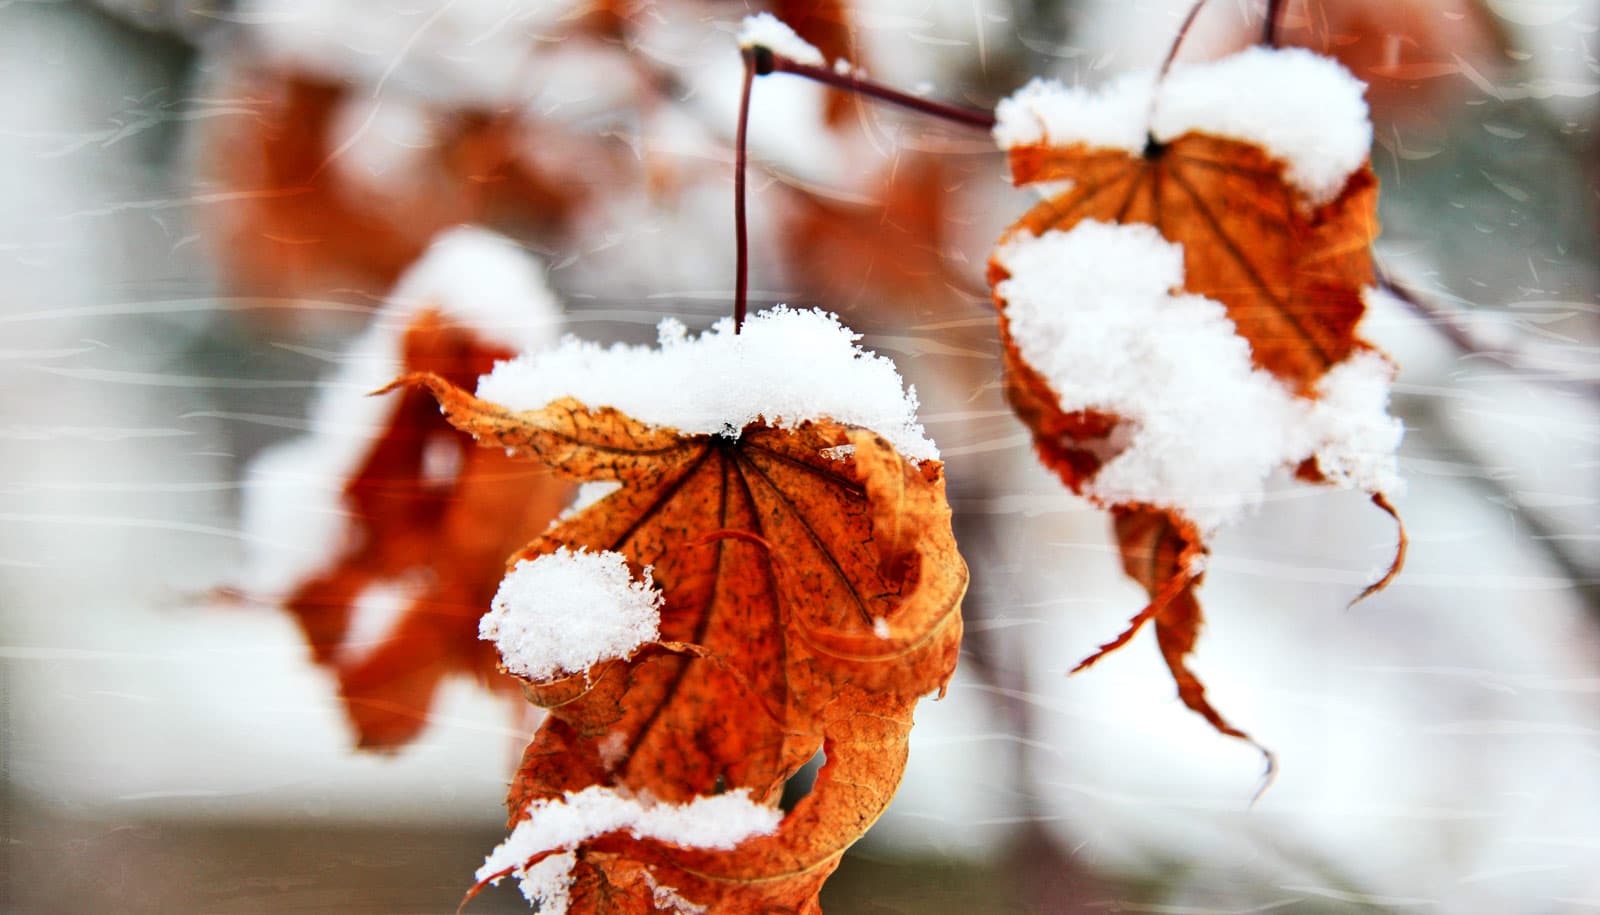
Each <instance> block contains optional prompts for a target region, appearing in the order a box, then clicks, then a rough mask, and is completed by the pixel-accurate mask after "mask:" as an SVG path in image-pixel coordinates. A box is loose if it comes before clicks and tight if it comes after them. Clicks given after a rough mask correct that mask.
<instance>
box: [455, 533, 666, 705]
mask: <svg viewBox="0 0 1600 915" xmlns="http://www.w3.org/2000/svg"><path fill="white" fill-rule="evenodd" d="M490 606H491V609H490V610H489V612H488V613H485V614H484V615H483V619H481V620H479V621H478V637H479V638H480V639H484V640H487V641H492V642H494V643H495V647H497V648H499V649H500V658H501V661H502V662H503V663H504V664H505V668H506V670H508V671H510V672H511V673H513V674H516V675H518V676H521V677H527V678H528V679H530V680H548V679H550V678H551V677H554V676H557V675H559V674H576V673H582V672H583V671H586V670H588V669H589V668H590V667H592V666H594V665H595V664H596V663H598V662H600V661H602V660H606V659H608V658H626V657H628V656H630V655H631V654H633V652H634V651H636V650H637V649H638V648H639V646H640V645H643V644H645V643H647V642H653V641H655V640H656V639H658V638H660V634H661V633H660V627H661V592H660V591H657V590H656V588H655V583H654V582H653V581H652V580H651V577H650V569H649V568H646V569H645V570H644V578H643V580H641V581H635V580H634V578H633V575H632V574H631V573H630V572H629V571H628V561H627V559H625V558H624V557H623V556H622V554H620V553H612V552H601V553H591V552H588V551H586V550H578V551H573V550H569V549H567V548H565V547H562V548H561V549H558V550H556V551H555V552H554V553H547V554H545V555H543V556H539V557H536V558H534V559H524V560H522V561H520V562H518V563H517V564H516V566H515V567H514V568H513V569H512V570H511V571H510V572H508V573H506V577H505V579H504V580H502V581H501V582H500V589H499V590H498V591H496V592H495V595H494V601H493V602H492V603H491V605H490Z"/></svg>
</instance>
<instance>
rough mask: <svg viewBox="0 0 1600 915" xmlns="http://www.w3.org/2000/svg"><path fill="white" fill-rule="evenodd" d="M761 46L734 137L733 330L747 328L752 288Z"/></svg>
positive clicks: (750, 56) (747, 75) (748, 57)
mask: <svg viewBox="0 0 1600 915" xmlns="http://www.w3.org/2000/svg"><path fill="white" fill-rule="evenodd" d="M757 50H758V49H751V48H746V49H745V50H744V51H743V52H742V56H743V57H744V85H743V86H742V87H741V88H740V90H739V127H738V130H737V131H736V132H735V134H734V138H733V254H734V267H733V332H734V333H735V334H737V333H739V332H740V331H741V330H743V329H744V313H745V308H746V306H747V304H748V302H747V298H748V296H749V292H750V239H749V237H748V231H747V229H746V227H745V216H744V172H745V159H746V156H745V133H746V129H747V128H748V127H749V125H750V87H751V85H752V84H753V83H754V82H755V78H756V69H757V67H756V56H757Z"/></svg>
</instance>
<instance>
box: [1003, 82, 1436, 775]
mask: <svg viewBox="0 0 1600 915" xmlns="http://www.w3.org/2000/svg"><path fill="white" fill-rule="evenodd" d="M1241 103H1244V102H1241ZM1010 162H1011V170H1012V178H1013V181H1014V183H1016V184H1017V185H1019V186H1021V185H1028V184H1036V183H1040V182H1070V187H1069V188H1068V189H1067V190H1066V191H1064V192H1061V193H1058V194H1056V195H1054V196H1052V197H1051V198H1050V199H1048V200H1046V201H1045V202H1043V203H1040V204H1038V205H1037V206H1035V207H1034V208H1033V209H1032V210H1030V211H1028V213H1026V214H1025V215H1024V216H1023V217H1022V219H1021V220H1019V221H1018V222H1017V224H1016V225H1014V226H1013V227H1012V228H1011V229H1010V230H1009V231H1008V232H1007V234H1006V239H1009V238H1012V237H1014V236H1016V235H1019V234H1023V233H1027V234H1031V235H1041V234H1043V233H1045V232H1047V231H1050V230H1052V229H1058V230H1063V231H1065V230H1070V229H1071V228H1072V227H1073V226H1075V225H1077V224H1078V223H1080V222H1082V221H1084V220H1096V221H1099V222H1107V223H1143V224H1148V225H1153V226H1155V227H1156V229H1157V230H1159V231H1160V233H1161V234H1162V235H1163V236H1164V237H1165V238H1166V239H1167V240H1168V241H1171V242H1176V243H1178V244H1181V245H1182V247H1183V258H1184V276H1185V285H1184V289H1183V291H1184V292H1186V293H1191V294H1196V295H1202V296H1205V297H1207V298H1209V299H1212V300H1214V301H1216V302H1219V303H1221V304H1222V305H1223V306H1224V308H1225V309H1226V310H1227V314H1228V317H1229V318H1230V319H1231V320H1232V321H1233V323H1234V326H1235V329H1236V332H1237V333H1238V334H1239V335H1240V336H1242V337H1244V338H1245V339H1246V340H1247V341H1248V342H1249V344H1250V350H1251V357H1252V360H1253V362H1254V363H1255V365H1256V367H1257V368H1260V369H1263V370H1265V371H1267V372H1270V373H1271V374H1273V375H1274V376H1276V377H1277V378H1278V379H1279V380H1280V381H1281V382H1283V384H1284V385H1285V386H1286V387H1287V388H1288V389H1289V390H1291V391H1293V392H1295V393H1297V394H1299V395H1300V396H1302V397H1314V396H1315V388H1316V385H1317V382H1318V381H1319V380H1320V379H1321V378H1322V377H1323V375H1324V374H1325V373H1326V372H1327V370H1328V369H1329V368H1330V367H1331V366H1333V365H1336V364H1338V363H1340V362H1343V361H1344V360H1346V359H1348V358H1349V357H1350V356H1351V355H1353V354H1355V353H1357V352H1360V351H1363V350H1368V349H1370V348H1371V347H1370V346H1369V345H1368V344H1367V343H1366V342H1365V341H1363V340H1361V339H1360V338H1359V337H1357V336H1356V334H1355V328H1356V324H1357V322H1358V321H1359V320H1360V318H1361V315H1362V313H1363V311H1364V308H1365V306H1364V304H1363V302H1362V290H1363V289H1364V288H1365V287H1367V286H1370V285H1372V283H1373V279H1374V275H1373V266H1372V255H1371V244H1372V240H1373V238H1374V237H1376V235H1377V233H1378V225H1377V216H1376V207H1377V190H1378V189H1377V181H1376V179H1375V178H1374V177H1373V175H1372V170H1371V167H1370V165H1366V164H1363V165H1362V167H1361V168H1360V169H1359V170H1358V171H1356V172H1355V173H1354V174H1352V175H1351V176H1350V177H1349V178H1348V180H1347V182H1346V184H1345V186H1344V188H1343V190H1342V191H1341V192H1340V193H1339V194H1338V195H1337V196H1336V197H1334V198H1333V199H1332V200H1330V201H1328V202H1327V203H1325V204H1322V205H1319V206H1315V207H1308V206H1307V205H1306V202H1305V200H1304V196H1303V194H1302V193H1301V192H1300V191H1299V190H1297V189H1296V188H1295V187H1293V186H1292V185H1291V184H1290V183H1289V182H1288V181H1286V180H1285V178H1284V166H1283V164H1282V163H1281V162H1279V161H1278V160H1276V159H1274V158H1273V157H1271V156H1269V155H1268V154H1267V153H1266V152H1264V151H1263V150H1262V149H1260V148H1258V147H1256V146H1254V145H1251V144H1248V143H1243V142H1239V141H1236V140H1230V139H1223V138H1219V137H1214V136H1208V135H1205V134H1201V133H1194V132H1191V133H1187V134H1184V135H1182V136H1180V137H1178V138H1177V139H1175V140H1172V141H1171V142H1169V143H1165V144H1161V143H1156V142H1154V141H1152V142H1151V143H1150V144H1149V145H1148V146H1147V147H1146V148H1145V150H1144V151H1143V153H1142V154H1137V155H1136V154H1130V153H1128V152H1125V151H1122V150H1111V149H1098V148H1091V147H1087V146H1084V145H1082V144H1073V145H1069V146H1062V147H1055V146H1049V145H1033V146H1024V147H1018V148H1014V149H1012V150H1011V151H1010ZM1003 241H1004V239H1003V240H1002V242H1003ZM1007 276H1008V274H1007V272H1006V271H1005V269H1004V268H1003V267H1002V266H1001V265H1000V264H999V263H998V262H996V261H991V262H990V266H989V282H990V284H991V286H997V285H998V284H999V283H1000V282H1002V281H1003V280H1005V279H1006V278H1007ZM995 301H996V304H997V305H998V307H999V309H1000V330H1001V337H1002V343H1003V346H1004V353H1003V361H1004V365H1005V372H1006V378H1005V390H1006V395H1007V399H1008V400H1009V401H1010V402H1011V404H1012V407H1013V408H1014V409H1015V411H1016V412H1017V414H1018V416H1019V417H1020V418H1021V419H1022V420H1023V421H1024V422H1025V423H1026V424H1027V425H1028V427H1029V428H1030V430H1032V433H1033V438H1034V444H1035V447H1036V449H1037V451H1038V453H1039V456H1040V459H1041V460H1042V461H1043V462H1044V463H1045V464H1046V465H1047V466H1048V467H1050V468H1051V469H1052V470H1054V471H1055V472H1056V474H1057V475H1058V476H1059V477H1060V478H1061V480H1062V482H1063V483H1065V484H1066V485H1067V486H1068V487H1070V488H1072V489H1073V490H1074V491H1077V492H1083V491H1084V487H1085V485H1086V484H1087V483H1088V482H1089V481H1090V480H1092V479H1093V477H1094V475H1095V474H1096V473H1097V472H1098V471H1099V470H1100V468H1101V467H1102V466H1103V465H1104V464H1105V463H1107V462H1108V461H1110V460H1111V459H1113V458H1114V457H1116V456H1117V454H1118V453H1119V451H1120V449H1121V448H1122V447H1124V445H1122V444H1120V443H1121V442H1122V441H1124V440H1125V439H1124V438H1123V437H1120V436H1119V435H1118V434H1117V433H1118V428H1117V427H1118V425H1119V424H1120V423H1122V422H1123V421H1124V420H1123V418H1122V417H1119V416H1116V415H1115V414H1111V413H1106V412H1100V411H1095V410H1077V411H1071V412H1068V411H1065V410H1063V409H1062V407H1061V400H1060V397H1059V395H1058V394H1057V393H1056V392H1055V391H1054V390H1053V389H1052V388H1051V386H1050V384H1049V382H1048V381H1047V380H1046V379H1045V378H1044V377H1043V376H1042V375H1041V374H1040V373H1039V372H1038V371H1036V370H1035V369H1034V368H1033V367H1032V366H1031V365H1029V364H1028V363H1027V360H1026V359H1024V358H1023V356H1022V355H1021V353H1020V352H1019V350H1018V347H1017V342H1016V340H1015V339H1014V338H1013V336H1012V332H1011V326H1010V322H1009V321H1008V320H1007V318H1006V311H1005V310H1006V302H1005V300H1004V298H1003V297H1002V296H1000V294H999V292H998V291H997V292H996V293H995ZM1217 409H1218V410H1226V409H1228V405H1227V404H1218V405H1217ZM1300 476H1301V477H1302V478H1304V479H1307V480H1309V481H1313V482H1322V479H1321V476H1320V474H1318V473H1317V472H1316V468H1315V462H1314V461H1309V460H1308V461H1307V462H1306V463H1305V464H1303V465H1302V466H1301V468H1300ZM1373 499H1374V503H1375V504H1377V505H1378V506H1379V507H1380V508H1383V509H1384V510H1385V511H1387V512H1388V513H1389V514H1391V515H1395V512H1394V510H1393V508H1392V506H1390V505H1389V503H1388V502H1387V500H1386V499H1384V497H1383V496H1382V495H1381V494H1375V495H1374V497H1373ZM1109 507H1111V508H1112V511H1113V516H1114V520H1115V530H1116V535H1117V541H1118V544H1119V546H1120V549H1121V552H1122V558H1123V565H1124V568H1125V570H1126V571H1127V572H1128V574H1129V575H1130V576H1131V577H1133V578H1134V579H1135V580H1137V581H1138V582H1139V583H1140V584H1142V585H1143V586H1144V587H1145V589H1146V591H1147V592H1148V593H1149V596H1150V603H1149V604H1148V605H1146V606H1145V607H1144V608H1143V609H1142V610H1141V611H1140V612H1139V613H1138V614H1136V615H1135V616H1134V617H1133V618H1132V619H1131V620H1130V622H1129V626H1128V628H1127V629H1126V631H1124V632H1123V633H1122V634H1121V635H1119V636H1118V637H1117V638H1116V639H1114V640H1112V641H1111V642H1108V643H1107V644H1106V645H1104V646H1102V647H1101V648H1100V650H1099V651H1097V652H1096V653H1095V654H1094V655H1092V656H1090V657H1089V658H1088V659H1086V660H1085V661H1084V662H1083V663H1082V664H1080V665H1079V666H1078V668H1077V669H1079V670H1081V669H1083V668H1085V667H1087V666H1089V665H1090V664H1092V663H1094V662H1095V661H1097V660H1099V659H1100V658H1101V657H1104V656H1105V654H1106V653H1107V652H1110V651H1112V650H1115V649H1116V648H1118V647H1120V646H1122V645H1123V644H1125V643H1126V642H1127V641H1128V640H1129V639H1131V638H1132V637H1133V635H1134V634H1135V633H1137V632H1138V630H1139V629H1140V627H1142V626H1143V625H1144V624H1145V623H1146V622H1150V621H1154V623H1155V627H1156V635H1157V640H1158V642H1159V644H1160V647H1161V653H1162V657H1163V658H1164V659H1165V661H1166V664H1167V667H1168V669H1169V670H1170V671H1171V673H1172V676H1173V679H1174V680H1175V681H1176V683H1177V685H1178V691H1179V696H1180V698H1182V700H1183V702H1184V704H1185V705H1187V706H1188V707H1189V708H1190V709H1192V710H1194V711H1195V712H1196V713H1198V714H1200V715H1202V716H1203V717H1205V718H1206V720H1207V721H1209V722H1211V724H1212V725H1213V727H1215V728H1216V729H1217V730H1218V731H1221V732H1222V733H1224V734H1228V735H1230V736H1234V737H1238V738H1241V739H1245V740H1249V739H1250V738H1249V737H1248V735H1246V734H1245V733H1244V732H1243V731H1240V730H1239V729H1238V728H1236V727H1234V726H1232V725H1231V724H1229V723H1228V722H1227V721H1226V720H1225V719H1224V718H1223V717H1222V716H1221V715H1220V714H1219V713H1218V712H1217V710H1216V709H1215V708H1213V707H1212V706H1211V704H1210V702H1209V701H1208V700H1207V699H1206V698H1205V690H1204V688H1203V687H1202V686H1201V684H1200V682H1199V680H1198V679H1197V678H1196V677H1195V676H1194V674H1193V673H1192V672H1191V671H1190V670H1189V669H1188V667H1187V666H1186V664H1185V658H1186V656H1187V655H1188V654H1189V652H1190V651H1191V650H1192V649H1193V647H1194V644H1195V641H1196V639H1197V637H1198V634H1199V629H1200V626H1201V623H1202V617H1201V611H1200V605H1199V603H1198V601H1197V600H1196V599H1195V597H1194V588H1195V587H1196V586H1197V585H1198V584H1199V583H1200V579H1201V576H1202V574H1203V569H1204V563H1205V556H1206V552H1205V545H1204V543H1203V542H1202V539H1201V536H1200V533H1199V531H1198V530H1197V529H1196V528H1195V526H1194V525H1193V524H1192V523H1190V522H1189V521H1187V520H1186V519H1184V518H1183V517H1182V516H1181V515H1180V514H1179V513H1177V512H1175V511H1173V510H1170V509H1168V508H1165V507H1162V506H1158V505H1143V504H1128V505H1115V506H1109ZM1398 520H1399V519H1398V516H1396V521H1397V522H1398ZM1404 553H1405V533H1404V530H1403V529H1402V530H1401V532H1400V541H1399V546H1398V548H1397V551H1396V554H1395V557H1394V560H1393V562H1392V563H1391V566H1390V569H1389V571H1388V572H1387V573H1386V574H1385V575H1384V576H1383V578H1382V579H1381V580H1380V581H1379V582H1377V583H1375V584H1374V585H1373V586H1372V587H1369V588H1368V589H1367V590H1366V591H1365V592H1363V595H1362V596H1366V594H1370V593H1372V592H1373V591H1375V590H1377V589H1379V588H1381V587H1383V586H1384V585H1386V584H1388V582H1389V581H1391V580H1392V579H1393V578H1394V576H1395V575H1396V574H1397V573H1398V572H1399V569H1400V564H1401V562H1402V560H1403V557H1404ZM1263 752H1265V751H1263ZM1268 759H1269V766H1270V763H1271V757H1270V754H1268Z"/></svg>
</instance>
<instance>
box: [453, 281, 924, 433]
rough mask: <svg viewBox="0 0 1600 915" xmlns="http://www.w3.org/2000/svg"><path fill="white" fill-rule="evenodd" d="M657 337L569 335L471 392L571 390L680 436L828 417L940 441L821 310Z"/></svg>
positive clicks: (878, 363)
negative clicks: (645, 341)
mask: <svg viewBox="0 0 1600 915" xmlns="http://www.w3.org/2000/svg"><path fill="white" fill-rule="evenodd" d="M659 336H660V346H659V347H658V348H650V347H645V346H626V345H622V344H618V345H616V346H612V347H610V348H603V347H601V346H599V345H597V344H594V343H589V342H585V341H581V340H577V339H575V338H572V337H568V338H567V339H565V340H563V341H562V342H561V345H560V346H558V347H556V348H554V349H552V350H546V351H544V352H538V353H532V354H528V355H524V356H519V357H518V358H516V359H514V360H511V361H509V362H502V363H499V364H498V365H496V366H495V368H494V371H493V372H491V373H489V374H488V375H485V376H484V377H483V378H482V379H481V380H480V381H479V383H478V396H479V397H482V398H484V399H485V400H492V401H494V402H496V403H499V404H503V405H504V406H506V407H508V408H510V409H513V410H530V409H537V408H539V407H543V406H544V405H545V404H548V403H550V402H551V401H553V400H556V399H558V398H561V397H574V398H577V399H578V400H579V401H582V402H583V403H584V404H586V405H588V406H591V407H601V406H607V407H613V408H615V409H617V410H620V411H622V412H623V413H626V414H627V415H629V416H631V417H633V418H634V419H637V420H640V421H642V422H647V423H651V424H653V425H657V426H670V427H673V428H675V429H677V430H678V431H680V432H683V433H685V434H689V435H697V434H698V435H725V436H729V437H737V436H738V435H739V433H740V431H741V430H743V428H744V427H745V426H746V425H748V424H750V423H753V422H757V421H764V422H766V423H767V424H769V425H772V426H775V427H778V428H794V427H796V426H798V425H800V424H801V423H804V422H807V421H812V420H821V419H831V420H833V421H835V422H839V423H844V424H847V425H855V426H864V427H866V428H868V429H871V430H873V431H874V432H877V433H878V434H879V435H882V436H883V437H884V438H885V439H887V440H888V441H889V442H890V443H891V444H892V445H894V447H895V449H896V450H897V451H898V452H899V453H900V454H901V455H902V456H904V457H907V458H910V459H912V460H924V459H927V460H931V459H935V458H937V457H938V456H939V451H938V449H937V448H936V447H935V446H934V444H933V442H932V441H931V440H929V438H928V437H927V435H926V433H925V432H924V431H923V428H922V425H921V423H918V422H917V397H916V390H915V389H909V390H908V389H906V388H904V386H903V385H904V382H903V381H902V380H901V378H900V373H899V372H898V371H896V370H895V367H894V363H893V362H890V361H889V360H888V359H886V358H884V357H882V356H878V355H875V354H873V353H869V352H867V351H865V350H863V349H861V348H860V347H859V346H857V345H856V341H857V340H859V339H860V335H859V334H856V333H853V332H851V331H850V330H848V329H847V328H845V327H843V326H841V325H840V324H839V319H838V317H837V316H835V315H831V314H827V313H825V312H822V311H817V310H810V311H796V310H793V309H790V308H786V307H784V306H782V305H780V306H778V307H776V308H773V309H771V310H770V311H765V312H761V313H758V314H754V315H751V316H750V317H749V318H748V319H747V320H746V321H745V324H744V330H743V332H741V333H738V334H735V333H734V332H733V319H732V318H724V319H722V320H721V321H718V322H717V323H716V324H715V325H714V326H713V327H712V328H711V329H710V330H708V331H706V332H705V333H703V334H701V335H700V336H698V337H690V336H689V335H688V331H687V330H686V329H685V328H684V326H683V324H682V323H680V322H678V321H676V320H674V319H671V318H668V319H666V320H663V321H662V322H661V324H660V328H659Z"/></svg>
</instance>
